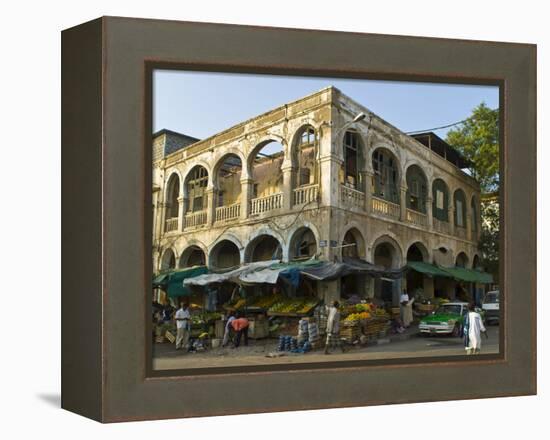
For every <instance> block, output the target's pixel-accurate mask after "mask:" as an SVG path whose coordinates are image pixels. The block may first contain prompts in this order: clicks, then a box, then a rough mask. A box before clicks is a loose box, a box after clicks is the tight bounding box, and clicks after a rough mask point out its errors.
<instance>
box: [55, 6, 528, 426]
mask: <svg viewBox="0 0 550 440" xmlns="http://www.w3.org/2000/svg"><path fill="white" fill-rule="evenodd" d="M320 49H322V50H320ZM155 68H164V69H181V70H203V71H216V72H240V73H266V74H283V75H303V76H325V77H326V76H330V77H343V78H365V79H386V80H402V81H426V82H445V83H465V84H490V85H498V86H499V87H500V104H501V105H500V133H501V137H500V147H501V148H500V155H501V173H500V174H501V191H500V204H501V207H503V209H501V222H500V223H501V229H500V231H501V232H500V233H501V247H500V249H501V250H500V252H501V258H500V280H501V284H502V287H501V290H502V291H503V292H504V294H503V298H504V303H503V304H502V305H501V313H502V317H503V322H504V328H505V331H503V332H501V340H500V354H498V355H482V356H479V357H477V358H476V359H475V360H471V359H466V358H463V357H460V358H457V357H454V358H451V357H446V358H429V359H406V360H403V359H401V360H391V361H389V360H386V361H345V362H323V363H322V364H321V363H320V364H318V365H315V364H301V365H293V366H292V367H289V366H278V367H277V366H263V367H262V366H257V367H256V366H249V367H246V368H244V367H243V368H240V369H238V371H236V370H235V369H234V368H233V369H230V368H218V369H208V371H204V370H202V371H201V370H186V371H171V372H162V373H161V372H154V371H152V369H151V341H150V337H149V335H150V334H151V332H150V330H151V328H150V325H151V324H150V322H149V317H150V315H151V313H150V301H148V299H149V298H150V292H151V275H152V268H151V224H152V210H151V208H150V207H151V148H150V146H151V133H152V131H151V111H152V105H151V102H152V95H151V93H152V87H151V78H152V70H153V69H155ZM62 203H63V204H62V221H63V227H62V269H63V273H62V406H63V408H65V409H68V410H71V411H74V412H77V413H79V414H82V415H85V416H87V417H90V418H93V419H95V420H99V421H102V422H115V421H126V420H142V419H160V418H174V417H192V416H204V415H221V414H238V413H254V412H268V411H282V410H299V409H312V408H328V407H345V406H361V405H374V404H388V403H403V402H422V401H430V400H451V399H471V398H482V397H495V396H514V395H527V394H534V393H536V46H533V45H526V44H511V43H494V42H478V41H462V40H445V39H429V38H419V37H401V36H387V35H372V34H355V33H342V32H327V31H312V30H299V29H279V28H258V27H249V26H234V25H219V24H205V23H189V22H173V21H159V20H142V19H129V18H114V17H104V18H100V19H97V20H94V21H92V22H89V23H86V24H83V25H80V26H77V27H75V28H71V29H68V30H65V31H63V34H62ZM243 392H246V396H247V398H246V399H234V396H236V395H238V394H241V393H243Z"/></svg>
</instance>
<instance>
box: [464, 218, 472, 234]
mask: <svg viewBox="0 0 550 440" xmlns="http://www.w3.org/2000/svg"><path fill="white" fill-rule="evenodd" d="M471 215H472V214H471V213H470V212H469V211H468V214H467V215H466V224H465V225H464V226H465V227H466V239H467V240H471V239H472V221H471Z"/></svg>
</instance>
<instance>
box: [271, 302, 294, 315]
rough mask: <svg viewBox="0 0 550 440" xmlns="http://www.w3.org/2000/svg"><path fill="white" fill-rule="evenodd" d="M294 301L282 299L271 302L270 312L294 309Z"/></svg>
mask: <svg viewBox="0 0 550 440" xmlns="http://www.w3.org/2000/svg"><path fill="white" fill-rule="evenodd" d="M294 307H295V303H294V302H293V301H288V300H283V301H278V302H276V303H275V304H273V305H272V306H271V307H270V308H269V311H270V312H277V313H291V312H292V311H293V310H294Z"/></svg>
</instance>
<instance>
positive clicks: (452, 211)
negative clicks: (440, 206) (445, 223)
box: [447, 205, 455, 235]
mask: <svg viewBox="0 0 550 440" xmlns="http://www.w3.org/2000/svg"><path fill="white" fill-rule="evenodd" d="M447 217H448V220H449V234H450V235H455V208H454V207H453V206H452V205H449V209H448V211H447Z"/></svg>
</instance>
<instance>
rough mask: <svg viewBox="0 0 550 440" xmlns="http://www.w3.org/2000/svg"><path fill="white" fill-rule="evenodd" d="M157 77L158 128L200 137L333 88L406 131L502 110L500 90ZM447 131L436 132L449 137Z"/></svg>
mask: <svg viewBox="0 0 550 440" xmlns="http://www.w3.org/2000/svg"><path fill="white" fill-rule="evenodd" d="M153 75H154V76H153V130H154V131H158V130H160V129H162V128H167V129H170V130H174V131H178V132H180V133H184V134H187V135H190V136H194V137H197V138H200V139H203V138H206V137H208V136H211V135H213V134H215V133H217V132H219V131H222V130H224V129H226V128H229V127H231V126H233V125H235V124H238V123H239V122H242V121H244V120H246V119H249V118H251V117H253V116H256V115H258V114H260V113H264V112H266V111H268V110H271V109H272V108H275V107H278V106H279V105H282V104H285V103H287V102H289V101H293V100H295V99H299V98H301V97H303V96H305V95H308V94H310V93H313V92H315V91H317V90H320V89H322V88H324V87H327V86H329V85H333V86H335V87H338V88H339V89H340V90H341V91H342V92H343V93H345V94H346V95H348V96H350V97H351V98H352V99H354V100H355V101H357V102H359V103H361V104H362V105H364V106H365V107H367V108H368V109H369V110H371V111H373V112H374V113H376V114H377V115H378V116H380V117H382V118H383V119H385V120H386V121H388V122H389V123H391V124H393V125H394V126H396V127H397V128H399V129H400V130H402V131H404V132H408V131H416V130H424V129H430V128H433V127H438V126H442V125H447V124H450V123H453V122H457V121H460V120H463V119H465V118H466V117H468V116H469V115H470V114H471V111H472V109H473V108H474V107H475V106H477V105H478V104H480V103H481V102H485V103H486V104H487V105H488V106H489V107H490V108H497V107H498V99H499V98H498V88H497V87H494V86H471V85H454V84H433V83H413V82H397V81H372V80H348V79H339V78H311V77H297V76H276V75H250V74H232V73H231V74H230V73H210V72H189V71H187V72H184V71H173V70H156V71H155V72H154V74H153ZM447 130H448V129H445V130H438V131H436V133H437V134H438V135H439V136H440V137H442V138H445V134H446V132H447Z"/></svg>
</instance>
